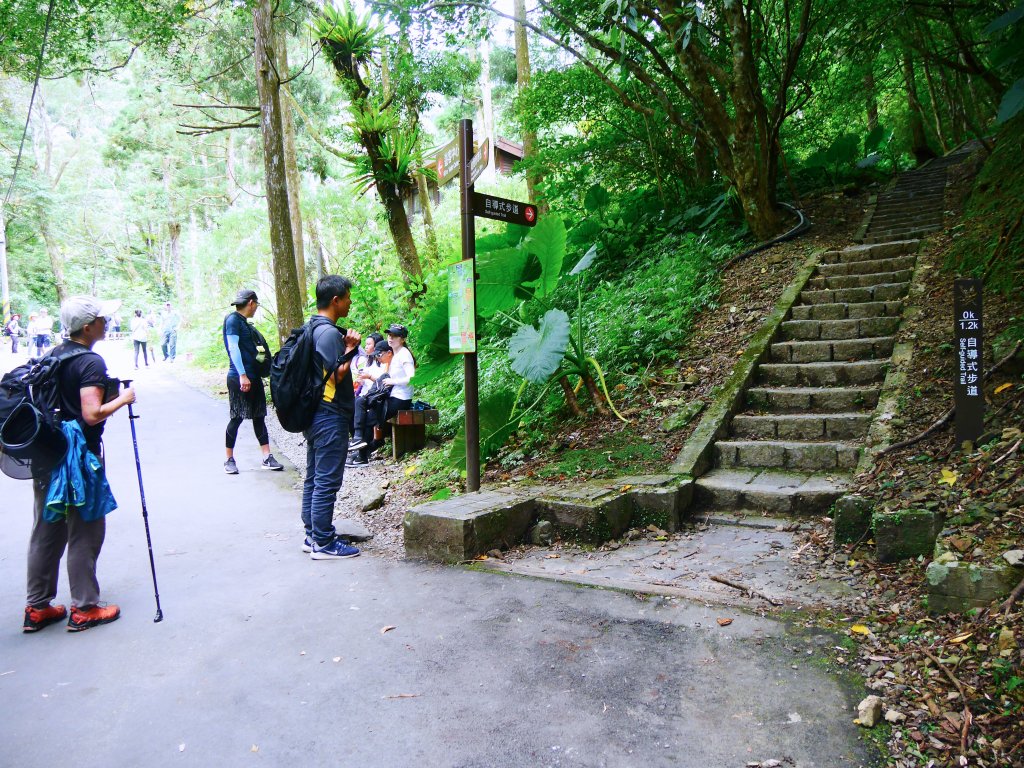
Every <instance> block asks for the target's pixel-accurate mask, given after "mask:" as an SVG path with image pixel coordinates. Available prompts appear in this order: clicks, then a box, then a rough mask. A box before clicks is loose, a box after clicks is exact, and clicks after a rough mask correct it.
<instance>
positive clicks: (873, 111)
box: [864, 60, 878, 132]
mask: <svg viewBox="0 0 1024 768" xmlns="http://www.w3.org/2000/svg"><path fill="white" fill-rule="evenodd" d="M867 66H868V70H867V72H865V73H864V96H865V98H866V99H867V105H866V106H867V113H868V132H871V131H873V130H875V127H876V126H877V125H878V89H877V88H876V87H875V71H874V69H873V66H874V65H873V64H872V62H871V61H870V60H869V61H868V63H867Z"/></svg>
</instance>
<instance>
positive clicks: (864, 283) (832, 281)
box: [806, 269, 914, 291]
mask: <svg viewBox="0 0 1024 768" xmlns="http://www.w3.org/2000/svg"><path fill="white" fill-rule="evenodd" d="M913 276H914V272H913V270H910V269H902V270H900V271H899V272H873V273H869V274H864V275H835V276H826V277H812V278H811V279H810V280H808V281H807V288H806V290H811V291H815V290H822V289H826V288H869V287H871V286H873V285H888V284H890V283H909V282H910V278H912V277H913Z"/></svg>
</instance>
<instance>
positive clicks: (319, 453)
mask: <svg viewBox="0 0 1024 768" xmlns="http://www.w3.org/2000/svg"><path fill="white" fill-rule="evenodd" d="M351 306H352V283H351V282H349V281H348V280H347V279H345V278H344V277H342V276H341V275H326V276H325V277H322V278H320V280H319V281H317V284H316V314H315V315H313V316H312V317H311V318H310V319H309V324H310V325H311V326H312V328H313V341H314V345H315V349H316V354H315V355H314V358H315V360H316V369H315V370H313V371H310V372H309V375H310V376H311V377H312V376H315V377H317V378H318V379H319V380H323V379H324V377H326V384H325V386H324V394H323V399H322V400H321V402H320V403H319V405H318V407H317V409H316V412H315V413H314V414H313V423H312V424H311V425H310V427H309V429H307V430H306V431H305V432H304V435H305V438H306V478H305V481H304V482H303V484H302V525H303V526H304V527H305V529H306V538H305V541H304V542H303V545H302V551H303V552H309V553H310V557H311V558H312V559H313V560H338V559H342V558H346V557H355V556H356V555H358V554H359V550H358V549H357V548H355V547H353V546H351V545H349V544H348V543H347V542H346V541H344V540H343V539H342V538H340V537H339V536H338V534H337V531H336V530H335V528H334V502H335V500H336V499H337V497H338V489H340V488H341V483H342V480H343V479H344V477H345V457H346V455H347V454H348V436H349V424H351V423H352V409H353V401H354V398H353V388H352V371H351V364H352V360H353V358H355V356H356V355H357V354H358V353H359V341H360V335H359V334H358V333H356V332H355V331H353V330H347V331H342V329H340V328H338V326H337V325H336V324H337V322H338V320H340V319H341V318H343V317H348V312H349V309H350V308H351ZM328 374H329V375H328Z"/></svg>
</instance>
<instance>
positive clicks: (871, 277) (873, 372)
mask: <svg viewBox="0 0 1024 768" xmlns="http://www.w3.org/2000/svg"><path fill="white" fill-rule="evenodd" d="M917 245H918V241H916V240H904V241H896V242H891V243H884V244H868V245H859V246H854V247H851V248H846V249H844V250H842V251H830V252H827V253H825V254H824V255H823V257H822V261H821V263H820V264H819V266H818V267H817V270H816V272H815V274H814V275H813V276H812V277H811V278H810V280H808V282H807V284H806V286H805V287H804V290H803V292H802V293H801V294H800V298H799V300H798V303H797V304H796V305H794V306H793V308H792V309H791V310H790V315H789V319H787V320H786V321H785V322H783V323H782V324H781V326H780V328H779V334H778V336H777V338H776V341H775V343H773V344H772V345H771V355H770V362H763V363H761V364H760V365H759V366H758V368H757V371H756V373H755V376H756V384H755V386H753V387H751V388H750V389H749V390H748V391H747V394H746V410H745V411H744V412H742V413H739V414H737V415H736V416H734V417H733V418H732V421H731V423H730V424H729V435H728V436H727V437H726V439H723V440H719V441H717V442H716V443H715V445H714V464H715V466H714V469H712V470H711V471H710V472H708V473H707V474H705V475H704V476H703V477H700V478H698V479H697V481H696V483H695V501H696V504H697V509H698V510H701V509H703V510H712V509H713V510H715V511H716V512H722V511H725V510H728V511H730V512H749V513H763V512H769V513H772V514H780V515H807V514H820V513H823V512H825V511H826V510H828V508H829V507H830V506H831V505H832V503H833V502H834V501H835V500H836V499H837V498H838V497H839V496H841V495H842V494H843V493H844V492H845V491H846V489H847V488H848V487H849V483H850V480H851V478H852V474H853V470H854V468H855V467H856V466H857V462H858V461H859V459H860V452H861V449H862V446H863V443H864V439H865V437H866V436H867V433H868V427H869V426H870V424H871V418H872V412H873V411H874V408H875V406H876V405H877V404H878V397H879V393H880V391H881V386H882V381H883V380H884V378H885V374H886V370H887V368H888V364H889V358H890V356H891V355H892V350H893V345H894V343H895V335H896V330H897V328H898V326H899V322H900V315H901V313H902V311H903V298H904V297H905V296H906V295H907V290H908V289H909V287H910V278H911V275H912V273H913V268H914V262H915V259H916V256H915V253H916V251H917Z"/></svg>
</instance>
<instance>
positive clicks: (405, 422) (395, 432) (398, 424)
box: [388, 408, 440, 461]
mask: <svg viewBox="0 0 1024 768" xmlns="http://www.w3.org/2000/svg"><path fill="white" fill-rule="evenodd" d="M439 418H440V412H439V411H437V410H435V409H433V408H431V409H428V410H425V411H399V412H398V413H396V414H395V415H394V416H392V417H391V418H390V419H388V424H390V425H391V455H392V457H393V458H394V459H395V461H398V460H399V459H400V458H402V456H404V455H405V454H407V453H412V452H413V451H419V450H422V449H423V448H424V447H425V446H426V444H427V424H437V423H438V421H439Z"/></svg>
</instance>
